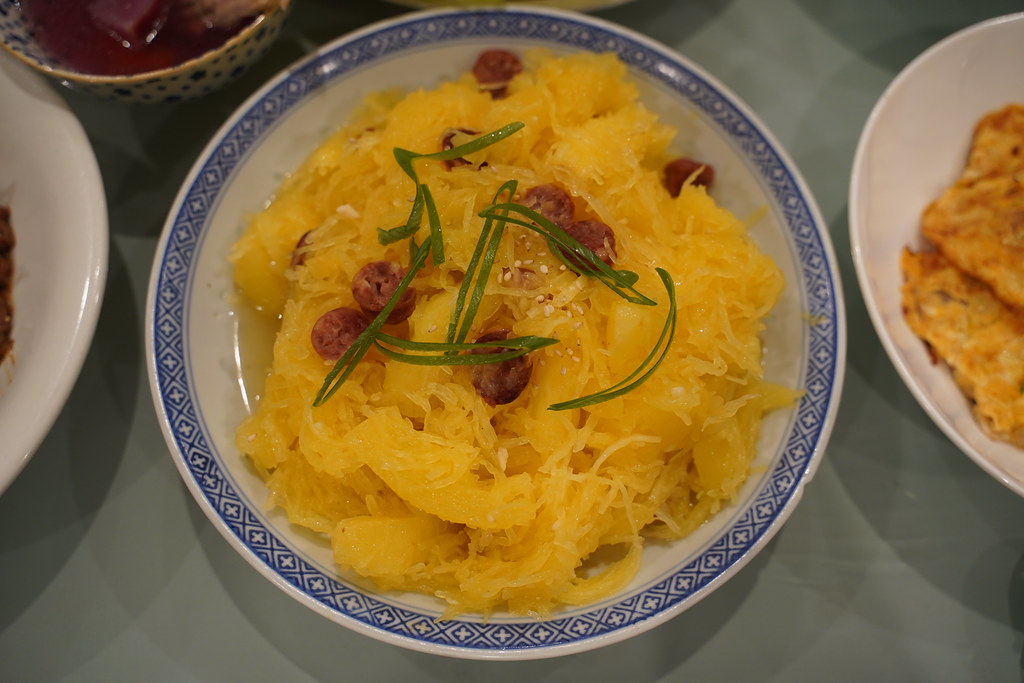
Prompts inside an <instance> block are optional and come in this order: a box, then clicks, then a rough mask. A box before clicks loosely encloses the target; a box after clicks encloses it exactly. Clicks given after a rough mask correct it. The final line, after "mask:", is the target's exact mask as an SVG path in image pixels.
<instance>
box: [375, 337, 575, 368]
mask: <svg viewBox="0 0 1024 683" xmlns="http://www.w3.org/2000/svg"><path fill="white" fill-rule="evenodd" d="M557 343H558V340H557V339H551V338H550V337H536V336H532V335H528V336H525V337H512V338H511V339H502V340H500V341H494V342H476V343H469V344H467V343H448V342H423V341H411V340H409V339H402V338H400V337H392V336H391V335H388V334H384V333H380V334H378V335H377V336H376V338H375V339H374V344H375V345H376V346H377V349H378V350H379V351H380V352H381V353H383V354H384V355H385V356H387V357H388V358H391V359H392V360H396V361H399V362H402V363H411V364H413V365H489V364H492V363H501V362H503V361H506V360H511V359H513V358H518V357H519V356H523V355H525V354H527V353H529V352H530V351H535V350H537V349H541V348H544V347H545V346H550V345H551V344H557ZM385 344H388V345H391V346H395V347H397V348H400V349H404V350H406V351H420V352H424V353H428V352H434V353H433V354H432V355H414V354H409V353H401V352H399V351H395V350H393V349H390V348H388V347H387V346H385ZM481 347H492V348H505V349H510V350H509V351H500V352H497V353H477V354H473V353H466V352H468V351H473V350H474V349H479V348H481ZM452 354H459V355H452Z"/></svg>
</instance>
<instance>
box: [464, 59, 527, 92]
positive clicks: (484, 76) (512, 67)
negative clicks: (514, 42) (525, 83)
mask: <svg viewBox="0 0 1024 683" xmlns="http://www.w3.org/2000/svg"><path fill="white" fill-rule="evenodd" d="M522 70H523V63H522V62H521V61H519V57H518V56H516V54H515V53H512V52H509V51H508V50H498V49H493V50H484V51H483V52H481V53H480V54H479V56H477V58H476V62H475V63H474V64H473V76H474V77H475V78H476V80H477V82H478V83H479V84H480V87H481V89H484V90H488V91H489V92H490V93H491V98H492V99H495V100H498V99H501V98H502V97H504V96H505V95H506V93H507V91H506V87H507V86H508V82H509V81H511V80H512V78H513V77H514V76H515V75H516V74H518V73H519V72H520V71H522Z"/></svg>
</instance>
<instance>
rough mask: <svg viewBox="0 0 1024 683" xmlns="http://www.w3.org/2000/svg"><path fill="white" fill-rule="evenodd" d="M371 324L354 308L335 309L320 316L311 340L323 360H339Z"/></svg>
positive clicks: (311, 334)
mask: <svg viewBox="0 0 1024 683" xmlns="http://www.w3.org/2000/svg"><path fill="white" fill-rule="evenodd" d="M369 324H370V321H369V320H367V318H366V316H365V315H363V314H362V312H360V311H357V310H356V309H354V308H348V307H342V308H335V309H333V310H330V311H327V312H326V313H324V314H323V315H322V316H320V319H319V320H317V321H316V323H315V324H314V325H313V331H312V332H311V333H310V335H309V340H310V342H312V344H313V349H314V350H315V351H316V352H317V353H318V354H320V357H321V358H323V359H324V360H338V359H339V358H341V357H342V356H343V355H345V352H346V351H348V348H349V347H350V346H352V342H354V341H355V340H356V337H358V336H359V335H360V334H362V332H363V330H365V329H366V327H367V325H369Z"/></svg>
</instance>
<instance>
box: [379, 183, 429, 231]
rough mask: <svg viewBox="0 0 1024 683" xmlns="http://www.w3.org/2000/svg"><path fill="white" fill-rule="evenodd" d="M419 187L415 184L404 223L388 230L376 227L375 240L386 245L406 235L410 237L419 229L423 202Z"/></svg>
mask: <svg viewBox="0 0 1024 683" xmlns="http://www.w3.org/2000/svg"><path fill="white" fill-rule="evenodd" d="M421 187H422V186H421V185H420V184H419V183H417V184H416V196H415V197H414V198H413V200H412V210H411V211H410V212H409V218H408V219H407V220H406V221H405V224H404V225H399V226H397V227H394V228H391V229H390V230H385V229H384V228H377V241H378V242H380V243H381V244H382V245H384V246H387V245H389V244H392V243H394V242H400V241H401V240H404V239H405V238H407V237H412V236H413V235H414V234H415V233H416V231H417V230H419V229H420V224H421V223H422V222H423V204H424V199H423V192H422V191H421V189H420V188H421Z"/></svg>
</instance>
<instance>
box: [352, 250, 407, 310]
mask: <svg viewBox="0 0 1024 683" xmlns="http://www.w3.org/2000/svg"><path fill="white" fill-rule="evenodd" d="M403 277H405V270H404V269H403V268H402V266H400V265H398V264H397V263H395V262H394V261H372V262H370V263H367V264H366V265H365V266H363V267H362V268H360V269H359V272H357V273H356V275H355V277H354V278H352V296H353V297H355V300H356V303H357V304H359V307H360V308H361V309H363V311H365V312H366V313H367V314H369V315H371V316H376V315H377V314H378V313H380V312H381V311H382V310H383V309H384V306H386V305H387V303H388V301H389V300H390V299H391V295H392V294H394V293H395V290H396V289H398V285H399V283H400V282H401V281H402V278H403ZM414 308H416V290H414V289H413V288H412V287H409V288H408V289H406V290H405V292H403V293H402V298H401V299H399V301H398V304H397V305H396V306H395V307H394V308H393V309H392V310H391V315H389V316H388V319H387V323H388V324H389V325H394V324H395V323H400V322H402V321H403V320H405V319H406V318H408V317H409V316H410V315H412V312H413V309H414Z"/></svg>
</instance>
